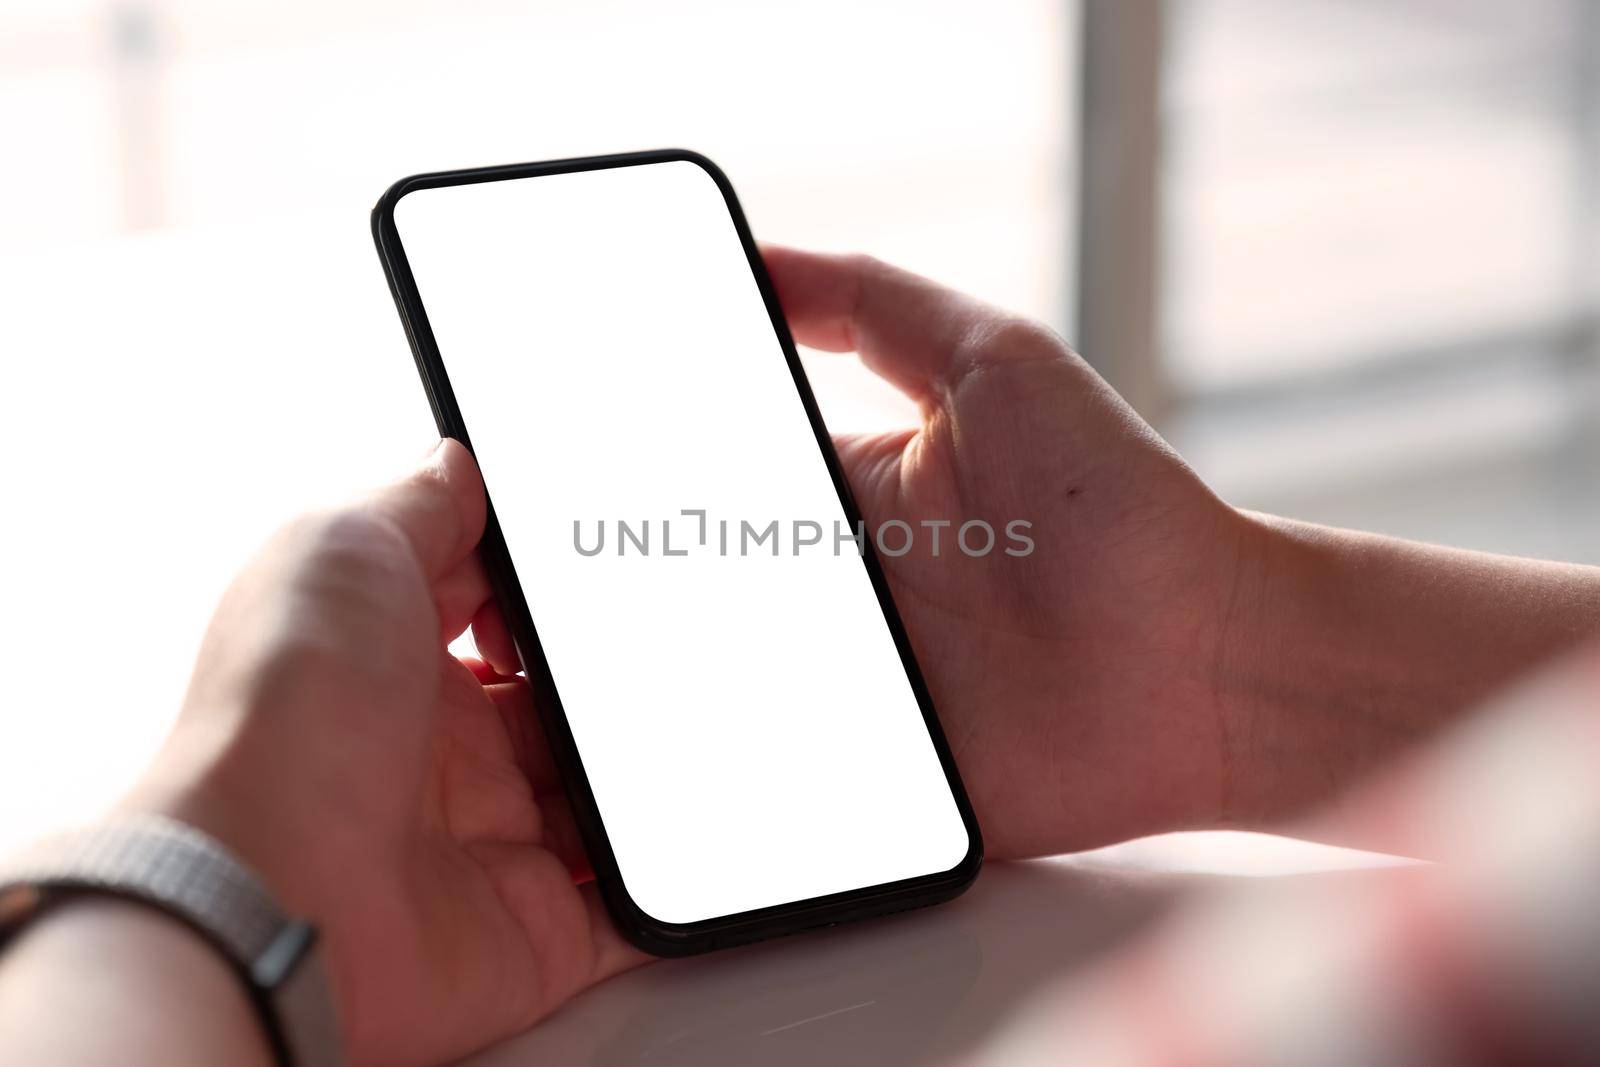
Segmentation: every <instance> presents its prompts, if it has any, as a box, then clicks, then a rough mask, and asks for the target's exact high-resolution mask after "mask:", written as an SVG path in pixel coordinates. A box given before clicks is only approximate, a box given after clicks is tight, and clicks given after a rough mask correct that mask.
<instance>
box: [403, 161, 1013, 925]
mask: <svg viewBox="0 0 1600 1067" xmlns="http://www.w3.org/2000/svg"><path fill="white" fill-rule="evenodd" d="M669 162H688V163H693V164H694V165H696V166H698V167H700V168H701V169H703V170H704V171H705V172H706V173H707V174H709V175H710V177H711V179H712V180H713V181H714V182H715V183H716V185H717V188H718V189H719V190H720V191H721V193H722V197H723V200H724V201H725V202H726V204H727V207H728V212H729V215H730V216H731V217H732V219H733V224H734V229H735V230H736V231H737V233H738V235H739V242H740V244H741V245H742V246H743V248H744V253H745V258H746V259H747V260H748V262H749V265H750V270H751V273H752V274H753V275H754V277H755V280H756V285H757V287H758V288H759V289H760V291H761V298H762V300H763V301H764V302H765V304H766V308H767V314H768V317H769V318H770V319H771V321H772V328H773V330H774V331H775V332H776V334H777V337H778V341H779V344H780V346H781V348H782V350H783V355H784V359H785V360H786V361H787V362H788V364H789V371H790V374H791V375H792V376H793V379H794V384H795V389H796V391H797V393H798V394H799V396H800V400H801V403H802V404H803V405H804V406H805V410H806V416H807V418H809V420H810V422H811V428H812V432H813V433H814V434H815V435H816V440H817V447H818V448H819V449H820V451H821V453H822V457H823V461H824V462H825V463H826V464H827V467H828V473H829V475H830V476H831V477H832V478H833V483H834V487H835V488H836V489H837V490H838V493H839V501H840V503H841V505H842V506H843V507H844V510H845V516H846V518H847V520H848V521H849V523H850V524H851V527H852V528H856V525H857V524H858V523H859V522H860V521H861V512H860V509H859V508H858V507H857V506H856V502H855V498H854V496H853V495H852V494H851V492H850V486H849V482H848V481H847V479H846V477H845V474H844V468H843V467H842V466H841V464H840V462H839V457H838V455H837V453H836V452H835V450H834V447H833V440H832V438H831V437H830V436H829V434H828V431H827V427H826V425H825V424H824V423H823V420H822V413H821V411H820V410H819V408H818V407H817V402H816V398H815V396H813V394H812V391H811V385H810V382H809V381H808V380H807V378H806V374H805V369H804V367H803V366H802V365H801V363H800V357H799V354H798V353H797V352H796V351H795V345H794V338H793V337H792V336H791V335H790V333H789V327H788V323H787V321H786V320H785V319H784V317H783V311H782V308H781V307H780V306H779V303H778V297H777V292H776V290H775V289H774V288H773V286H772V281H771V279H770V278H769V277H768V276H767V271H766V265H765V264H764V263H763V262H762V259H761V255H760V252H759V251H758V249H757V247H756V243H755V240H754V239H753V238H752V237H751V235H750V228H749V226H748V225H747V223H746V221H745V217H744V212H743V211H742V210H741V208H740V206H739V201H738V198H737V197H736V196H735V194H734V191H733V186H732V185H731V184H730V183H729V181H728V178H727V176H726V175H724V174H723V173H722V171H721V169H720V168H718V167H717V166H716V164H714V163H712V162H711V161H710V160H709V159H707V158H706V157H705V156H702V155H700V154H699V153H697V152H692V151H689V150H687V149H679V148H670V149H657V150H652V151H645V152H627V153H621V154H617V155H605V156H586V157H582V158H576V159H560V160H551V161H547V162H538V163H519V164H513V165H509V166H499V167H476V168H470V169H464V170H451V171H435V172H431V173H426V174H414V175H411V176H410V177H407V178H402V179H401V180H400V181H398V182H395V183H394V185H392V186H390V187H389V189H388V190H387V191H386V192H385V193H384V194H383V196H382V197H381V198H380V199H379V201H378V203H377V205H376V206H375V207H374V208H373V210H372V234H373V240H374V242H375V243H376V245H377V249H378V257H379V259H380V260H381V261H382V264H383V268H384V274H385V275H386V276H387V277H388V279H389V289H390V292H391V293H392V295H393V296H394V301H395V307H396V308H397V309H398V310H399V313H400V319H401V322H402V323H403V325H404V326H405V331H406V338H407V340H408V341H409V343H410V346H411V352H412V355H413V356H414V357H415V360H416V365H417V370H418V373H419V374H420V375H421V377H422V383H423V387H424V389H426V390H427V394H428V402H429V405H430V406H431V407H432V409H433V415H434V419H435V421H436V422H437V424H438V429H439V433H440V435H441V436H444V437H453V438H455V439H456V440H458V441H460V442H461V443H462V444H463V445H465V446H466V447H467V448H468V449H469V450H470V449H471V448H472V441H471V438H470V437H469V436H468V434H467V428H466V423H465V420H464V419H463V417H462V415H461V411H460V409H459V408H458V407H457V405H456V399H455V394H454V393H453V392H452V390H451V387H450V379H449V375H448V374H447V373H446V371H445V367H444V361H443V359H442V357H441V356H440V353H439V349H438V345H437V343H436V342H435V340H434V336H433V330H432V327H431V325H430V324H429V322H428V317H427V313H426V311H425V310H424V308H423V305H422V300H421V297H420V294H419V293H418V291H417V286H416V281H415V279H414V278H413V277H412V274H411V268H410V264H409V263H408V261H407V259H406V254H405V249H404V246H403V245H402V243H401V241H400V235H399V232H398V230H397V228H396V226H395V221H394V209H395V206H396V205H397V204H398V203H399V202H400V200H401V198H403V197H404V196H406V195H407V194H408V193H411V192H414V191H416V190H419V189H431V188H436V187H439V186H449V185H471V184H476V183H478V182H491V181H506V180H511V179H518V178H536V177H544V176H547V175H553V174H570V173H574V172H578V171H586V170H601V169H609V168H615V167H632V166H641V165H648V164H654V163H669ZM479 549H480V553H481V555H482V558H483V561H484V566H485V569H486V570H487V572H488V574H489V579H490V583H491V584H492V586H493V587H494V592H495V596H496V598H497V600H498V601H499V603H500V605H501V608H502V610H504V611H505V613H506V617H507V621H508V623H509V625H510V628H511V631H512V637H513V638H514V640H515V642H516V645H517V651H518V655H519V657H520V658H521V660H522V665H523V669H524V671H525V673H526V674H527V677H528V681H529V684H530V686H531V687H532V688H533V691H534V695H535V702H536V704H537V706H538V708H539V717H540V721H541V724H542V725H543V728H544V732H545V736H546V739H547V740H548V742H549V745H550V749H551V752H552V755H553V756H554V758H555V762H556V765H557V767H558V769H559V770H560V773H561V778H562V784H563V788H564V789H565V790H566V793H567V798H568V801H569V803H570V805H571V807H572V812H573V816H574V819H575V821H576V823H577V827H578V832H579V835H580V836H581V837H582V839H583V844H584V848H585V850H586V851H587V853H588V856H589V861H590V864H591V866H592V867H593V869H594V873H595V879H596V882H597V883H598V887H599V891H600V896H601V898H602V899H603V900H604V902H605V905H606V908H607V910H608V911H609V912H610V913H611V916H612V919H613V920H614V921H615V922H616V924H617V927H618V929H619V930H620V931H621V932H622V933H623V935H624V936H625V937H627V938H628V940H629V941H631V942H632V943H633V944H635V945H637V946H638V947H639V948H641V949H643V950H645V951H646V952H650V953H652V954H654V955H658V956H685V955H692V954H695V953H699V952H706V951H710V950H712V949H716V948H724V947H728V946H731V945H737V944H744V943H746V942H750V941H758V940H762V939H764V938H770V937H777V936H781V935H784V934H790V933H796V932H798V931H801V930H806V929H811V928H814V927H819V926H830V925H834V924H836V923H841V922H847V921H850V920H853V919H860V918H866V917H868V916H873V915H882V914H887V913H889V912H895V911H902V910H906V909H910V908H916V907H922V906H925V905H929V904H936V903H940V902H942V901H945V900H949V899H951V898H953V897H955V896H958V895H959V894H960V893H961V892H962V891H964V890H965V889H966V888H967V887H968V886H970V885H971V884H972V882H973V880H974V879H975V878H976V877H977V875H978V871H979V869H980V868H981V866H982V864H983V839H982V836H981V833H980V831H979V828H978V822H977V818H976V817H975V816H974V814H973V811H972V804H971V802H970V801H969V799H968V797H967V793H966V789H965V787H964V786H963V784H962V782H961V776H960V773H959V772H958V771H957V769H956V763H955V758H954V757H953V755H952V754H951V752H950V746H949V743H948V741H947V740H946V739H945V736H944V730H943V729H942V728H941V726H940V724H939V718H938V715H937V713H936V712H935V710H934V707H933V701H932V698H931V697H930V696H929V694H928V687H927V683H926V682H925V681H924V679H923V676H922V670H921V668H920V667H919V666H918V664H917V661H916V657H915V655H914V654H913V652H912V649H911V642H910V640H909V639H908V638H907V636H906V632H905V625H904V623H903V622H902V621H901V618H900V612H899V610H898V609H897V608H896V607H895V604H894V600H893V597H892V596H891V595H890V592H889V584H888V580H887V578H886V576H885V574H884V571H883V567H882V564H881V563H880V562H879V560H878V556H877V552H876V550H875V548H874V546H873V545H872V538H871V537H870V536H869V537H865V538H863V539H862V549H863V552H862V557H863V563H864V565H865V566H866V568H867V573H868V575H869V576H870V578H871V580H872V587H873V590H874V591H875V592H876V594H877V597H878V603H879V605H880V607H881V609H882V611H883V616H884V621H885V623H886V624H887V625H888V627H889V630H890V633H891V634H892V635H893V638H894V643H895V647H896V648H897V649H898V651H899V653H900V660H901V663H902V665H903V667H904V669H905V671H906V676H907V678H908V679H909V681H910V683H911V688H912V691H913V692H914V693H915V695H916V699H917V704H918V706H919V707H920V708H921V710H922V716H923V719H924V721H925V722H926V725H927V728H928V733H929V735H930V737H931V739H932V741H933V746H934V749H935V751H936V752H937V754H938V758H939V762H940V765H941V766H942V767H943V769H944V773H945V778H946V780H947V781H948V783H949V786H950V791H951V795H952V796H953V797H954V799H955V802H956V807H957V809H958V810H959V812H960V814H961V819H962V822H963V824H964V825H965V827H966V830H967V838H968V848H967V853H966V855H965V856H964V857H963V858H962V860H961V862H960V863H958V864H956V866H954V867H952V868H950V869H949V870H947V871H935V872H930V873H929V874H926V875H920V876H917V877H915V878H907V879H902V880H899V881H895V882H889V883H885V884H882V885H876V886H866V887H863V888H860V889H853V890H848V891H846V892H842V893H833V894H829V895H828V896H823V897H813V898H811V899H807V900H801V901H795V902H792V903H788V904H778V905H772V906H769V907H765V908H759V909H756V910H754V911H746V912H740V913H737V914H733V915H725V916H719V917H716V918H712V919H706V920H702V921H700V922H695V923H687V924H685V923H668V922H663V921H661V920H658V919H656V918H654V917H653V916H651V915H649V914H648V913H646V912H645V911H644V910H643V909H642V908H640V907H639V906H638V905H637V904H636V903H634V901H633V899H632V897H631V896H630V895H629V894H628V891H627V887H626V886H625V885H624V883H623V881H622V876H621V872H620V870H619V868H618V865H617V860H616V856H615V855H614V853H613V852H612V849H611V841H610V838H609V837H608V836H607V834H606V830H605V825H604V822H603V821H602V820H601V818H600V815H599V811H598V808H597V806H596V803H595V799H594V794H593V792H592V790H591V789H590V786H589V779H588V776H587V774H586V773H585V771H584V767H583V760H582V758H581V756H580V755H579V752H578V749H577V745H576V743H575V742H574V740H573V737H572V731H571V729H570V727H569V725H568V723H567V717H566V711H565V709H564V707H563V705H562V703H561V698H560V695H559V693H558V692H557V691H556V687H555V682H554V679H553V677H552V675H551V672H550V667H549V664H548V663H547V662H546V660H545V656H544V649H543V646H542V644H541V643H540V641H539V637H538V631H537V629H536V628H535V626H534V623H533V618H532V614H531V612H530V611H529V608H528V602H527V598H526V597H525V596H524V595H523V592H522V585H521V583H520V582H519V581H518V580H517V576H516V570H515V568H514V567H513V565H512V562H511V556H510V553H509V551H508V550H507V548H506V544H505V540H504V538H503V537H502V535H501V532H500V525H499V522H498V521H497V519H496V518H495V511H494V503H493V497H492V495H491V497H490V501H489V517H488V524H487V526H486V528H485V530H484V535H483V541H482V542H481V544H480V546H479Z"/></svg>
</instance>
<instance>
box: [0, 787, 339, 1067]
mask: <svg viewBox="0 0 1600 1067" xmlns="http://www.w3.org/2000/svg"><path fill="white" fill-rule="evenodd" d="M86 893H94V894H104V895H110V896H115V897H120V898H123V899H127V900H134V901H138V902H141V903H144V904H147V905H149V906H151V907H154V908H156V909H158V910H160V911H162V912H165V913H166V914H168V915H170V916H172V917H174V918H176V919H178V920H179V921H181V922H183V923H184V924H185V925H187V926H189V927H190V928H191V929H192V930H194V931H195V932H196V933H198V934H199V935H200V936H201V937H203V938H204V939H205V940H206V941H208V942H209V943H210V944H211V945H212V946H213V947H214V948H215V949H216V950H217V951H218V952H219V953H221V954H222V955H223V956H224V957H225V958H226V959H227V961H228V962H229V963H230V964H231V965H232V967H233V968H234V970H235V971H236V972H237V973H238V974H239V976H240V978H241V979H242V980H243V982H244V983H245V987H246V990H247V992H248V993H249V995H250V998H251V1001H252V1003H253V1004H254V1006H255V1008H256V1010H257V1013H258V1014H259V1016H260V1018H261V1022H262V1025H263V1027H264V1028H265V1030H266V1034H267V1039H268V1041H269V1043H270V1044H271V1046H272V1051H273V1053H274V1055H275V1056H276V1057H277V1059H278V1061H279V1062H280V1063H284V1064H295V1065H298V1067H335V1065H337V1064H339V1063H341V1062H342V1056H341V1054H340V1042H339V1028H338V1020H337V1017H336V1015H335V1012H334V1006H333V997H332V993H331V989H330V987H329V984H328V980H327V973H326V971H325V970H324V968H323V966H322V963H321V959H320V954H319V953H317V952H316V931H315V929H314V928H313V927H312V926H310V925H309V924H308V923H305V922H303V921H300V920H298V919H295V918H292V917H290V916H289V915H287V914H285V913H284V912H283V911H282V910H281V909H280V908H279V907H278V906H277V904H276V902H275V901H274V900H273V899H272V895H271V894H270V893H269V892H268V891H267V888H266V886H265V885H264V884H262V882H261V880H260V879H259V878H258V877H257V876H256V875H255V874H254V872H252V871H251V870H250V869H249V868H248V867H246V866H245V865H244V864H243V863H241V862H239V861H238V860H237V859H235V858H234V856H233V855H232V854H231V853H230V852H229V851H228V850H227V849H226V848H225V847H223V846H222V845H221V844H220V843H219V842H217V841H215V840H214V839H212V838H211V837H209V836H208V835H206V834H204V833H202V832H201V831H199V830H196V829H195V828H193V827H191V826H188V825H186V824H184V823H181V822H178V821H176V820H174V819H169V818H165V817H163V816H159V815H130V816H121V817H118V818H114V819H111V820H108V821H106V822H104V823H100V824H98V825H95V826H92V827H88V828H86V829H83V830H77V831H72V832H68V833H64V834H60V835H57V836H54V837H49V838H45V839H44V840H41V841H39V842H38V843H36V844H34V845H32V846H30V847H28V848H26V849H25V850H23V851H22V852H21V853H19V854H17V855H16V856H14V857H12V858H9V859H7V860H5V861H4V862H0V942H3V941H4V939H5V938H6V937H8V936H9V935H10V934H12V933H14V932H16V931H17V930H19V929H20V928H21V927H22V926H23V925H24V924H26V922H27V921H28V920H29V919H30V918H32V917H34V916H35V915H37V914H39V913H40V912H41V911H43V910H44V909H45V908H47V907H48V906H50V905H51V904H52V903H54V902H56V901H59V900H61V899H64V898H69V897H71V896H74V895H79V894H86Z"/></svg>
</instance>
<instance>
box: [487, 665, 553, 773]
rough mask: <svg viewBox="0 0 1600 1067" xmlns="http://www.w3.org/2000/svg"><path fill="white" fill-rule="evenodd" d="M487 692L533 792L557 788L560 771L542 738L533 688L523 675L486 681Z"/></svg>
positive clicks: (513, 753) (518, 764)
mask: <svg viewBox="0 0 1600 1067" xmlns="http://www.w3.org/2000/svg"><path fill="white" fill-rule="evenodd" d="M483 691H484V693H485V694H487V695H488V697H489V701H490V703H492V704H493V705H494V708H495V711H497V712H499V714H500V721H501V722H503V723H504V724H505V729H506V736H507V737H509V738H510V739H511V751H512V755H513V756H514V757H515V759H516V761H517V766H519V767H520V768H522V773H523V774H524V775H526V776H527V778H528V783H529V784H530V785H532V786H533V791H534V793H536V794H541V795H542V794H545V793H555V792H559V791H560V789H561V772H560V771H558V770H557V769H556V761H555V757H553V756H552V755H551V754H550V746H549V744H548V743H546V741H545V737H544V730H543V729H542V728H540V726H539V711H538V709H537V708H536V707H535V706H534V703H533V690H532V688H531V687H530V686H529V685H528V680H527V679H526V678H513V679H511V680H509V681H506V682H503V683H499V684H495V685H486V686H484V687H483Z"/></svg>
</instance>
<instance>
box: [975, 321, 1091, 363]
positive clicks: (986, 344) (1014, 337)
mask: <svg viewBox="0 0 1600 1067" xmlns="http://www.w3.org/2000/svg"><path fill="white" fill-rule="evenodd" d="M979 333H980V336H979V337H978V338H975V340H977V342H978V344H980V345H981V346H982V347H983V348H984V350H985V351H987V352H989V353H991V354H993V355H995V356H998V357H1001V358H1003V359H1018V360H1023V359H1051V358H1060V357H1062V356H1064V355H1065V354H1066V353H1067V352H1069V351H1070V349H1068V347H1067V343H1066V342H1065V341H1063V340H1062V339H1061V335H1060V334H1058V333H1056V332H1055V331H1054V330H1052V329H1051V328H1050V327H1048V326H1046V325H1045V324H1044V323H1042V322H1039V321H1038V320H1036V319H1030V318H1026V317H1025V316H1022V315H1003V316H1001V317H999V318H997V319H995V320H994V321H992V322H990V323H989V324H988V326H987V328H986V329H984V330H982V331H979Z"/></svg>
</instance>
